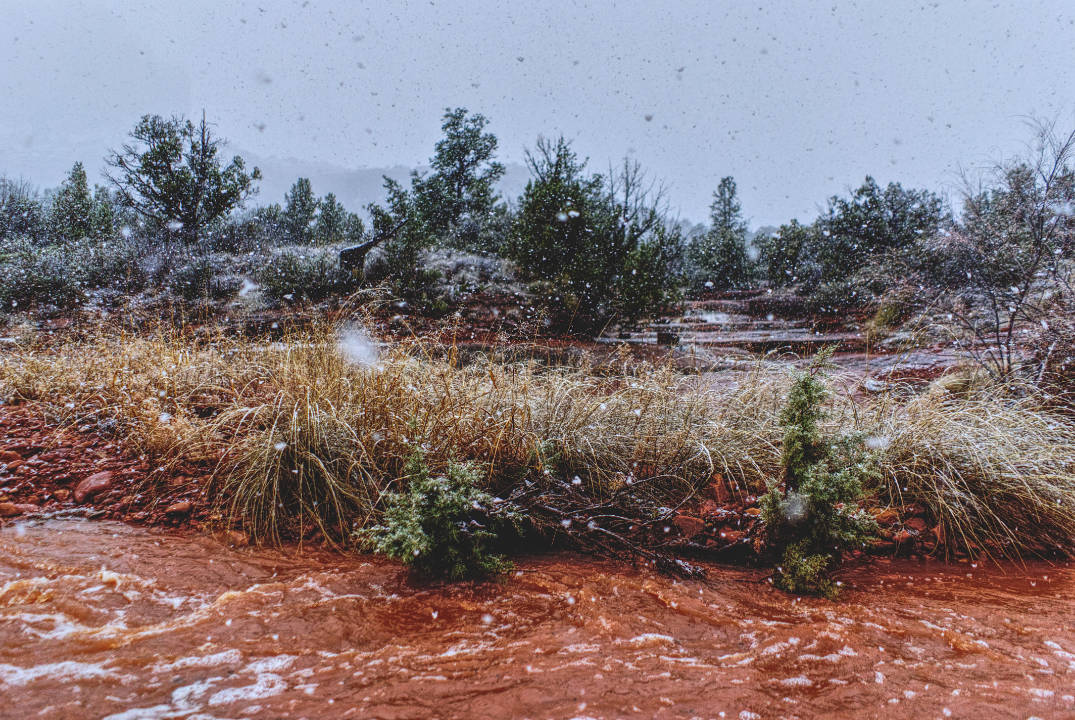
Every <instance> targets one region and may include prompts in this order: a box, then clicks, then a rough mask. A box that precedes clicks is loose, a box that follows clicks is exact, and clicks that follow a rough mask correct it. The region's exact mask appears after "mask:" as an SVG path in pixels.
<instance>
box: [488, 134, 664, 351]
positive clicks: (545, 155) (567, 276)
mask: <svg viewBox="0 0 1075 720" xmlns="http://www.w3.org/2000/svg"><path fill="white" fill-rule="evenodd" d="M527 162H528V164H529V166H530V172H531V174H532V176H533V177H532V179H531V180H530V182H528V183H527V185H526V189H525V190H524V192H523V196H522V198H520V200H519V210H518V213H517V214H516V218H515V224H514V227H513V228H512V233H511V236H510V238H509V240H508V243H507V248H506V253H507V254H508V256H509V257H510V258H511V259H512V260H513V261H514V262H515V263H516V264H517V265H518V267H519V269H520V271H521V272H522V274H523V275H524V276H525V277H527V278H528V279H530V280H533V281H535V282H537V283H540V287H542V288H543V289H544V290H546V302H547V303H548V305H549V306H550V309H551V310H552V311H553V312H554V314H555V313H560V314H562V316H563V318H564V323H565V324H568V325H570V326H571V327H574V328H576V329H584V330H592V329H596V328H599V327H601V326H602V325H603V324H605V323H606V322H608V321H609V320H611V319H619V320H622V321H625V322H627V323H631V322H634V321H636V320H638V319H639V318H641V317H644V316H647V315H658V314H660V313H661V312H662V311H663V310H664V309H665V308H666V306H667V305H669V304H670V303H673V302H675V300H676V297H677V295H678V292H679V286H680V277H679V273H677V272H676V269H677V268H678V267H679V266H680V264H681V263H680V259H681V257H682V254H683V244H684V241H683V237H682V234H681V233H680V230H679V229H678V228H676V227H674V226H672V224H671V223H668V222H666V218H665V215H664V212H663V201H662V199H661V191H660V189H659V188H658V189H654V188H653V185H652V184H651V183H647V181H646V179H645V177H644V175H643V173H642V171H641V169H640V167H639V166H638V165H637V164H633V163H630V162H625V163H624V166H623V169H622V170H621V171H620V172H619V173H616V174H614V175H612V176H610V177H606V176H603V175H597V174H594V175H591V174H589V173H588V171H587V170H586V161H585V160H580V159H579V158H578V156H577V155H576V154H575V152H574V150H572V148H571V145H570V143H569V142H568V141H567V140H565V139H564V138H560V139H558V140H557V141H555V142H552V141H549V140H546V139H544V138H540V139H539V140H538V143H537V148H536V152H535V153H533V154H528V155H527Z"/></svg>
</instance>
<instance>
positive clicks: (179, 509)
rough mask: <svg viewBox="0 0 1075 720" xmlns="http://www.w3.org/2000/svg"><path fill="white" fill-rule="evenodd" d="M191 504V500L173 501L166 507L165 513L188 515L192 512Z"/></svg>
mask: <svg viewBox="0 0 1075 720" xmlns="http://www.w3.org/2000/svg"><path fill="white" fill-rule="evenodd" d="M190 508H191V504H190V500H180V501H179V502H177V503H172V504H171V505H169V506H168V507H166V508H165V509H164V514H165V515H186V514H187V513H189V512H190Z"/></svg>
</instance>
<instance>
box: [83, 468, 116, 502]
mask: <svg viewBox="0 0 1075 720" xmlns="http://www.w3.org/2000/svg"><path fill="white" fill-rule="evenodd" d="M111 488H112V473H111V472H110V471H108V470H104V471H103V472H98V473H94V474H93V475H90V476H89V477H88V478H86V479H85V480H83V481H82V482H80V483H79V484H78V487H76V488H75V502H78V503H83V502H86V500H88V499H90V498H91V497H93V496H94V495H100V494H101V493H103V492H106V491H108V490H110V489H111Z"/></svg>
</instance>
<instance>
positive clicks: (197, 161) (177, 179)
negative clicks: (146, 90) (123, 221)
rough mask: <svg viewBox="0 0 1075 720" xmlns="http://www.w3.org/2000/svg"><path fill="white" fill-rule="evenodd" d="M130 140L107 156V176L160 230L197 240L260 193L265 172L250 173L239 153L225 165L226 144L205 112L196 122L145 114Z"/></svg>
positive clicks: (123, 200) (124, 198) (127, 203)
mask: <svg viewBox="0 0 1075 720" xmlns="http://www.w3.org/2000/svg"><path fill="white" fill-rule="evenodd" d="M130 138H131V141H130V142H128V143H125V144H124V145H123V146H122V147H121V149H120V150H118V151H113V152H112V153H111V154H110V156H109V157H108V159H107V161H106V162H107V164H108V168H109V170H108V172H107V177H108V179H109V180H110V181H111V182H112V184H113V185H114V186H115V188H116V192H117V195H118V199H119V201H120V202H121V203H122V204H123V205H125V206H126V207H129V208H131V209H132V210H134V211H135V212H136V213H138V215H140V216H141V217H142V218H143V219H144V220H145V221H146V222H147V223H149V224H150V225H151V226H152V227H153V229H154V230H156V231H162V232H167V233H169V234H171V235H173V236H175V237H178V238H181V239H182V240H184V241H185V242H187V243H190V244H193V243H194V242H196V241H197V240H199V239H201V237H202V235H203V234H204V232H205V231H206V229H207V228H208V227H209V226H210V225H211V224H212V223H214V222H215V221H217V220H219V219H221V218H224V217H226V216H227V215H228V214H229V213H231V212H232V211H233V210H235V209H236V208H239V207H242V205H243V203H244V202H245V201H246V199H247V198H249V197H250V196H251V195H253V194H254V193H255V192H256V191H257V188H256V185H255V181H257V180H259V179H260V178H261V172H260V171H259V170H258V169H257V168H254V169H253V170H252V171H250V172H247V170H246V163H245V162H244V161H243V159H242V158H241V157H239V156H235V157H233V158H232V160H231V162H230V163H228V164H227V165H225V164H223V160H222V158H220V157H219V154H220V151H221V149H222V147H223V145H224V142H223V141H222V140H221V139H219V138H216V137H214V136H213V133H212V131H211V129H210V126H209V123H207V122H206V120H205V117H204V115H203V116H202V120H201V122H200V123H198V124H197V125H195V124H194V123H192V122H191V121H189V120H186V119H184V118H182V117H178V116H176V117H171V118H163V117H161V116H160V115H146V116H144V117H143V118H142V119H141V120H140V121H139V123H138V124H137V125H136V126H135V128H134V130H132V131H131V134H130Z"/></svg>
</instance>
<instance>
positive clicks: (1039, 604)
mask: <svg viewBox="0 0 1075 720" xmlns="http://www.w3.org/2000/svg"><path fill="white" fill-rule="evenodd" d="M843 579H844V582H845V584H846V592H845V593H844V594H843V596H842V598H841V600H840V601H839V602H836V603H832V602H829V601H826V600H821V599H795V598H793V597H791V596H788V595H786V594H783V593H780V592H778V591H775V590H772V589H771V588H769V587H768V586H767V585H766V584H765V583H764V581H763V580H762V578H761V577H760V576H755V575H753V574H751V573H749V572H746V571H738V570H728V569H721V568H712V569H711V572H710V580H709V581H708V582H706V583H699V582H682V581H673V580H670V579H668V578H665V577H661V576H657V575H653V574H649V573H646V572H641V573H640V572H637V571H634V570H631V569H630V568H628V567H625V566H622V565H617V564H611V563H602V562H596V561H593V560H588V559H582V558H579V557H575V556H554V557H545V558H540V559H531V560H524V561H522V562H520V563H519V565H518V568H517V572H515V573H514V574H512V575H509V576H508V577H506V578H504V579H503V580H502V581H500V582H495V583H486V584H481V585H470V584H462V585H452V586H422V585H414V584H411V583H410V582H409V581H408V579H407V577H406V575H405V574H404V573H403V572H402V571H401V570H400V569H399V567H398V566H397V565H395V564H393V563H389V562H386V561H382V560H379V559H373V558H369V557H343V556H339V555H330V554H324V553H319V552H307V553H305V554H302V555H299V554H296V553H295V552H293V551H290V552H288V551H279V550H254V549H250V548H244V549H238V550H236V549H229V548H227V547H225V546H223V545H221V544H219V543H218V542H216V541H215V540H213V539H211V538H209V537H207V536H205V535H202V534H194V533H181V532H177V531H164V530H159V529H158V530H152V529H147V528H135V527H131V526H128V525H124V524H120V523H115V522H109V521H90V520H83V519H59V518H54V519H21V520H16V521H9V522H8V524H7V525H5V526H4V527H3V528H0V695H2V696H3V697H4V703H3V705H2V706H0V715H4V713H10V712H11V711H12V709H13V708H17V709H18V717H49V718H75V717H113V718H168V717H187V716H190V715H192V714H195V713H200V716H201V717H218V718H223V717H250V716H259V717H277V716H288V717H308V718H340V717H379V718H429V717H443V718H455V717H459V718H502V717H600V718H604V717H610V718H611V717H668V718H672V717H675V718H679V717H705V718H708V717H714V718H715V717H728V718H754V717H821V716H823V717H837V718H839V717H846V718H863V717H885V718H890V717H895V718H899V717H908V718H909V717H915V718H918V717H944V716H949V715H950V716H952V717H974V716H976V715H977V716H979V717H991V718H992V717H1019V718H1026V717H1028V716H1032V715H1037V716H1041V717H1065V716H1070V715H1071V714H1073V713H1075V697H1073V696H1072V687H1075V629H1073V628H1075V599H1073V598H1075V593H1073V592H1072V591H1073V590H1075V569H1073V568H1072V567H1071V566H1070V565H1066V566H1048V565H1043V564H1031V565H1026V566H1022V567H1015V566H1009V567H1007V568H1005V569H1003V570H1001V569H998V568H996V567H990V566H982V565H974V564H971V563H961V564H952V565H944V564H941V563H937V562H929V561H922V562H918V561H904V560H901V561H875V562H874V563H872V564H869V565H865V566H859V567H856V568H850V569H848V570H846V571H845V573H844V575H843ZM8 716H11V715H8Z"/></svg>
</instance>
